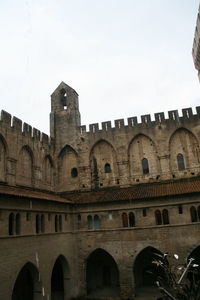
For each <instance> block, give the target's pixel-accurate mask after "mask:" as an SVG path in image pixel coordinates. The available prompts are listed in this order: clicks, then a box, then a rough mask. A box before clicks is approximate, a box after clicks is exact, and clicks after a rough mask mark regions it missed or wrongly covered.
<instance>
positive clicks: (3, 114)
mask: <svg viewBox="0 0 200 300" xmlns="http://www.w3.org/2000/svg"><path fill="white" fill-rule="evenodd" d="M11 118H12V117H11V114H9V113H8V112H7V111H5V110H2V111H1V121H2V122H3V123H5V124H6V125H9V126H11Z"/></svg>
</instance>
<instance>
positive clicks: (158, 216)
mask: <svg viewBox="0 0 200 300" xmlns="http://www.w3.org/2000/svg"><path fill="white" fill-rule="evenodd" d="M155 219H156V225H162V216H161V212H160V210H156V211H155Z"/></svg>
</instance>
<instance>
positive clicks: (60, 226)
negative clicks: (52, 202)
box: [59, 215, 62, 232]
mask: <svg viewBox="0 0 200 300" xmlns="http://www.w3.org/2000/svg"><path fill="white" fill-rule="evenodd" d="M59 231H60V232H61V231H62V216H61V215H60V216H59Z"/></svg>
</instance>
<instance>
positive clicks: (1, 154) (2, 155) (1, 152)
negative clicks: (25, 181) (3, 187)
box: [0, 134, 8, 181]
mask: <svg viewBox="0 0 200 300" xmlns="http://www.w3.org/2000/svg"><path fill="white" fill-rule="evenodd" d="M7 155H8V146H7V143H6V140H5V139H4V137H3V136H2V135H1V134H0V181H5V180H6V157H7Z"/></svg>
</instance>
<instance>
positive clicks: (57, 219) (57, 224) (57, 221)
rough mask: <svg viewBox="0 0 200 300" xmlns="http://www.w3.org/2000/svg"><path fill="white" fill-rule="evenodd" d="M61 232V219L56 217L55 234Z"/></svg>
mask: <svg viewBox="0 0 200 300" xmlns="http://www.w3.org/2000/svg"><path fill="white" fill-rule="evenodd" d="M58 231H59V217H58V215H55V232H58Z"/></svg>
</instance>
